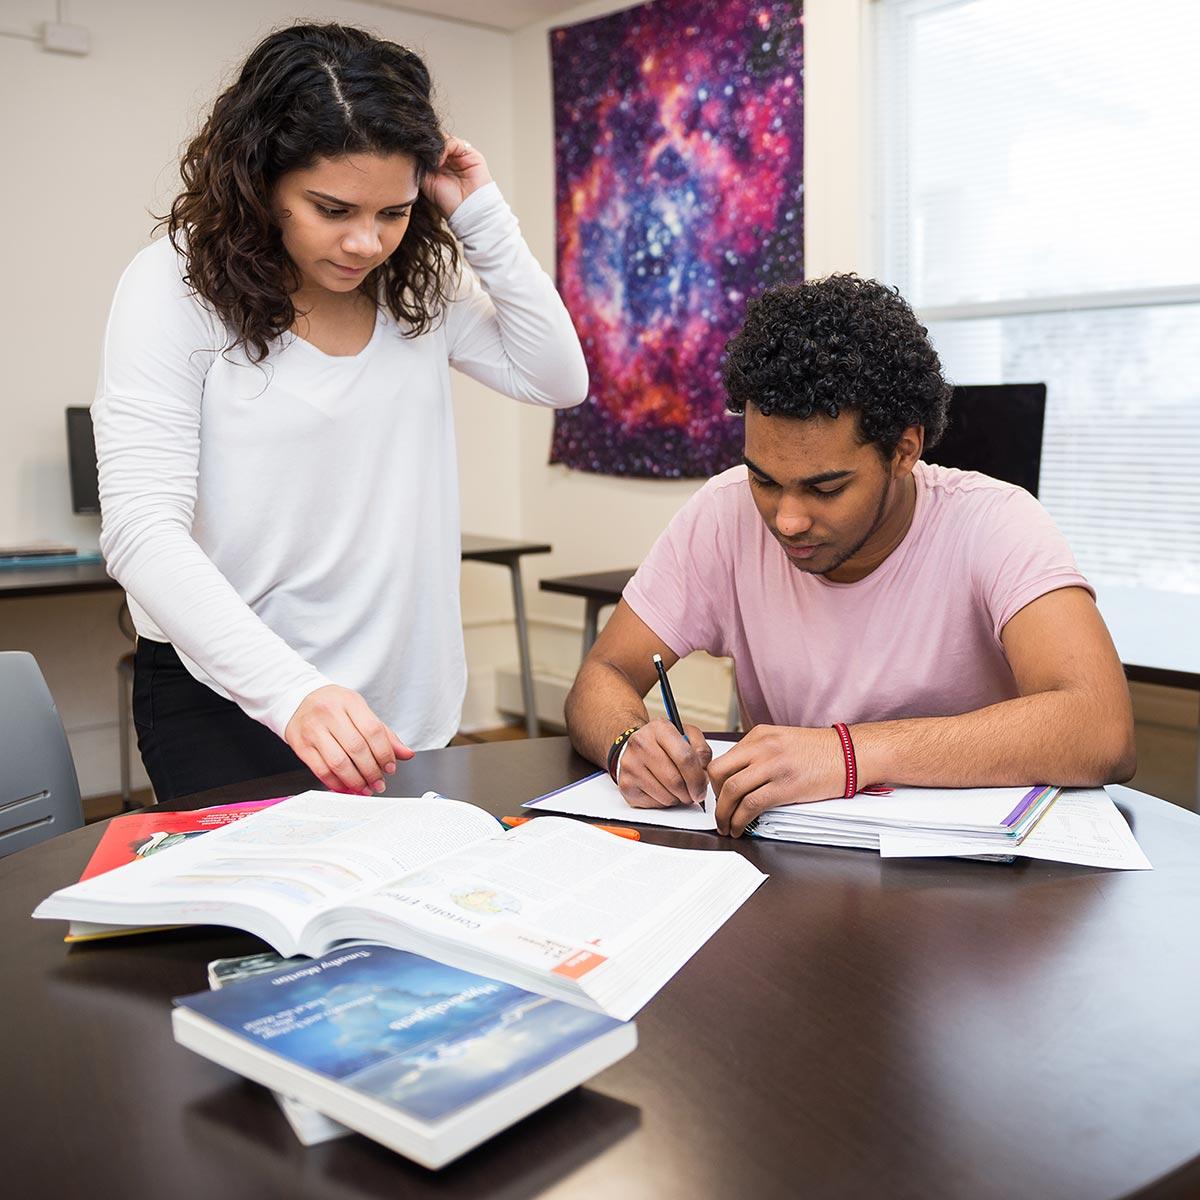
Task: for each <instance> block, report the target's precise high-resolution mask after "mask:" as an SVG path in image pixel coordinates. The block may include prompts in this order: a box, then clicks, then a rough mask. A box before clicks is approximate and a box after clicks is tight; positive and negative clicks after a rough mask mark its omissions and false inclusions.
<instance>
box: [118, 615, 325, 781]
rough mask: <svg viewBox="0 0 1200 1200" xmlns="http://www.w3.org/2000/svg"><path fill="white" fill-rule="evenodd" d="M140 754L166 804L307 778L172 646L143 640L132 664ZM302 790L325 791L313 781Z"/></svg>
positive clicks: (286, 751) (287, 749)
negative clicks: (252, 782)
mask: <svg viewBox="0 0 1200 1200" xmlns="http://www.w3.org/2000/svg"><path fill="white" fill-rule="evenodd" d="M133 723H134V725H135V727H136V728H137V738H138V750H140V751H141V755H142V762H144V763H145V764H146V773H147V774H148V775H149V776H150V783H151V785H152V786H153V788H154V795H155V798H156V799H157V800H158V801H159V803H162V802H163V801H166V800H174V799H175V798H176V797H177V796H188V795H191V794H192V793H193V792H202V791H205V790H206V789H208V788H215V787H224V786H225V785H226V784H231V783H242V782H244V781H245V780H248V779H258V778H261V777H262V776H265V775H280V774H282V773H283V772H285V771H307V768H306V767H305V765H304V764H303V763H302V762H301V761H300V759H299V758H297V757H296V754H295V752H294V751H293V750H292V748H291V746H289V745H288V744H287V742H285V741H284V740H283V739H282V738H280V737H276V736H275V734H273V733H272V732H271V731H270V730H269V729H268V728H267V727H266V726H265V725H261V724H259V722H258V721H256V720H254V718H253V717H248V716H247V715H246V714H245V713H244V712H242V710H241V709H240V708H238V706H237V705H236V704H234V703H233V701H232V700H226V699H225V698H224V697H223V696H218V695H217V693H216V692H214V691H213V690H212V688H210V687H208V686H206V685H205V684H203V683H201V682H200V681H199V680H198V679H194V678H193V677H192V676H191V675H190V674H189V673H188V669H187V667H185V666H184V665H183V663H181V662H180V661H179V655H178V654H176V653H175V647H174V646H170V645H168V644H166V643H165V642H151V641H148V640H147V639H146V638H138V643H137V650H136V651H135V653H134V658H133ZM310 779H311V782H310V783H305V784H304V785H303V786H304V788H310V787H314V788H317V787H320V786H321V784H320V782H319V781H318V780H317V779H316V778H315V777H312V776H310Z"/></svg>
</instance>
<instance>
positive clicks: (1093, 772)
mask: <svg viewBox="0 0 1200 1200" xmlns="http://www.w3.org/2000/svg"><path fill="white" fill-rule="evenodd" d="M1114 707H1115V708H1117V709H1119V710H1120V711H1111V709H1112V708H1114ZM851 735H852V737H853V739H854V750H855V759H856V761H857V766H858V776H859V786H860V787H868V786H870V785H872V784H885V783H892V784H900V785H912V786H917V787H989V786H993V787H999V786H1005V785H1008V786H1019V785H1022V784H1033V783H1056V784H1061V785H1063V786H1068V787H1069V786H1076V787H1088V786H1095V785H1098V784H1103V783H1113V782H1118V781H1122V780H1125V779H1128V778H1130V777H1131V776H1132V774H1133V771H1134V767H1135V765H1136V753H1135V750H1134V745H1133V722H1132V717H1131V714H1130V713H1129V711H1128V709H1127V708H1125V707H1123V706H1119V705H1118V706H1108V708H1106V707H1105V706H1103V705H1101V704H1099V703H1097V702H1096V701H1095V700H1093V699H1092V698H1091V697H1089V696H1087V695H1084V694H1081V693H1079V692H1072V691H1066V690H1064V691H1050V692H1041V693H1038V694H1036V695H1031V696H1020V697H1018V698H1016V699H1014V700H1005V701H1002V702H1001V703H999V704H993V705H990V706H989V707H987V708H981V709H978V710H977V711H975V712H970V713H963V714H962V715H960V716H954V717H922V718H914V719H911V720H901V721H880V722H873V723H867V724H862V725H853V726H851Z"/></svg>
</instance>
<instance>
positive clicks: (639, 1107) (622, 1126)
mask: <svg viewBox="0 0 1200 1200" xmlns="http://www.w3.org/2000/svg"><path fill="white" fill-rule="evenodd" d="M593 769H594V768H593V767H592V766H591V765H590V764H588V763H586V762H584V761H583V760H581V759H579V758H578V757H576V756H575V755H574V754H573V753H572V751H571V749H570V747H569V745H568V743H567V741H566V739H565V738H542V739H538V740H536V741H521V742H505V743H494V744H490V745H483V746H470V747H462V748H456V749H450V750H438V751H430V752H427V753H424V754H419V755H417V757H416V758H415V759H413V760H412V761H411V762H409V763H405V764H402V766H401V769H400V771H399V772H398V773H397V775H396V776H395V777H394V778H393V779H392V781H391V791H392V792H393V793H394V794H398V795H418V794H420V793H421V792H422V791H424V790H426V789H429V788H434V789H437V790H438V791H441V792H444V793H446V794H448V795H452V796H457V797H460V798H462V799H465V800H470V801H472V802H474V803H476V804H479V805H480V806H481V807H483V808H486V809H488V810H489V811H490V812H492V813H495V814H497V815H503V814H506V813H510V812H516V811H517V810H518V805H519V804H520V802H521V801H522V800H525V799H528V798H530V797H532V796H534V795H537V794H539V793H542V792H545V791H549V790H550V789H551V788H553V787H556V786H558V785H560V784H562V783H565V782H567V781H568V780H571V779H577V778H580V777H582V776H583V775H585V774H587V773H589V772H590V771H592V770H593ZM289 778H290V777H287V776H278V777H276V778H275V779H274V780H267V781H262V782H261V783H259V784H258V785H242V786H240V787H236V788H225V789H221V790H220V791H219V792H212V793H208V794H207V795H205V796H204V797H193V798H192V801H191V803H190V804H189V803H188V802H182V803H179V804H177V805H175V807H193V806H195V805H198V804H200V803H204V802H206V803H217V802H219V801H223V800H237V799H249V798H252V797H255V796H267V795H279V794H281V793H282V792H286V791H288V790H289V787H290V786H293V784H292V783H290V782H289ZM1112 790H1113V794H1114V796H1115V797H1116V799H1117V801H1118V803H1119V804H1120V805H1121V807H1122V808H1123V809H1124V810H1125V812H1126V814H1127V815H1128V817H1129V819H1130V821H1131V824H1132V826H1133V828H1134V831H1135V833H1136V834H1137V837H1138V839H1139V841H1140V842H1141V844H1142V847H1143V848H1144V849H1145V851H1146V852H1147V854H1148V855H1149V856H1150V859H1151V861H1152V862H1153V863H1154V865H1155V868H1156V869H1155V870H1154V871H1147V872H1109V871H1101V870H1094V869H1090V868H1084V867H1071V866H1065V865H1061V864H1056V863H1041V862H1033V861H1029V862H1021V863H1017V864H1013V865H999V864H994V863H973V862H964V861H957V860H934V861H928V860H914V861H889V862H885V861H883V860H881V859H880V858H879V857H878V856H877V855H875V854H873V853H870V852H867V851H859V850H840V849H834V848H827V847H814V846H788V845H783V844H779V843H765V842H762V843H760V842H754V841H746V842H739V843H734V842H730V841H728V840H725V839H720V838H717V837H716V836H715V835H711V834H700V833H690V834H689V833H680V832H673V831H668V830H662V829H657V830H656V829H650V828H647V829H645V830H644V831H643V838H644V840H646V841H653V842H658V843H660V844H667V845H681V846H692V847H703V848H708V849H709V850H711V852H712V853H718V854H719V853H743V854H745V855H746V856H747V857H748V858H750V859H751V860H752V861H753V862H754V863H755V864H756V865H757V866H758V867H759V868H761V869H762V870H764V871H766V872H768V873H769V875H770V878H769V879H768V880H767V882H766V883H765V884H764V885H763V886H762V887H761V888H760V889H759V890H758V891H757V892H756V893H755V894H754V895H753V896H752V897H751V898H750V899H749V901H748V902H747V903H746V904H745V905H744V906H743V907H742V908H741V909H740V910H739V911H738V912H737V913H736V914H735V915H734V917H733V918H732V919H731V920H730V922H729V923H728V924H727V925H726V926H725V927H724V928H722V929H721V930H720V931H719V932H718V933H717V934H716V936H715V937H714V938H713V939H712V940H711V941H710V942H709V943H708V944H707V945H706V946H705V947H703V948H702V949H701V951H700V952H699V953H698V955H697V956H696V957H695V958H694V959H693V960H692V961H691V962H690V963H688V964H687V965H686V966H685V967H684V968H683V970H682V971H681V972H680V973H679V975H677V976H676V977H675V978H674V979H673V980H672V981H671V982H670V983H668V984H667V986H666V987H665V988H664V990H663V992H662V993H661V994H660V995H659V996H658V997H657V998H656V999H655V1000H653V1001H652V1002H651V1003H650V1004H649V1005H648V1006H647V1007H646V1009H644V1010H643V1012H642V1014H641V1015H640V1016H639V1017H638V1026H639V1032H640V1046H639V1048H638V1050H637V1051H636V1052H635V1053H634V1054H632V1055H631V1056H630V1057H629V1058H627V1059H625V1060H624V1061H622V1062H621V1063H618V1064H617V1065H616V1066H614V1067H612V1068H610V1069H609V1070H607V1071H605V1072H603V1073H602V1074H601V1075H599V1076H597V1077H596V1079H595V1080H594V1081H593V1084H592V1085H591V1086H589V1087H588V1088H584V1089H582V1090H580V1091H576V1092H574V1093H572V1094H570V1095H569V1096H566V1097H564V1098H563V1099H561V1100H558V1101H556V1102H555V1103H554V1104H552V1105H550V1106H549V1107H548V1108H546V1109H544V1110H543V1111H542V1112H540V1113H538V1114H535V1115H534V1116H532V1117H530V1118H529V1119H528V1120H526V1121H524V1122H523V1123H522V1124H521V1125H519V1126H518V1127H516V1128H515V1129H513V1130H511V1131H509V1132H508V1133H504V1134H501V1135H500V1136H499V1137H498V1138H496V1139H495V1140H494V1141H492V1142H491V1143H489V1144H487V1145H485V1146H483V1147H481V1148H480V1149H479V1150H477V1151H474V1152H473V1153H472V1154H470V1155H468V1156H467V1157H466V1158H465V1159H463V1160H462V1161H460V1162H459V1163H457V1164H454V1165H453V1166H451V1167H449V1168H447V1169H446V1170H445V1171H442V1172H440V1173H438V1174H436V1175H435V1174H431V1173H429V1172H426V1171H424V1170H423V1169H421V1168H419V1167H416V1166H414V1165H412V1164H411V1163H408V1162H406V1161H405V1160H403V1159H401V1158H399V1157H396V1156H394V1155H392V1154H390V1153H389V1152H387V1151H385V1150H383V1149H382V1148H381V1147H378V1146H376V1145H374V1144H373V1143H371V1142H368V1141H366V1140H365V1139H362V1138H357V1137H355V1138H349V1139H346V1140H344V1141H339V1142H334V1143H330V1144H328V1145H325V1146H320V1147H316V1148H313V1149H311V1150H305V1149H303V1148H302V1147H301V1146H300V1145H299V1144H298V1143H297V1142H296V1141H295V1139H294V1137H293V1135H292V1133H291V1131H290V1130H289V1128H288V1127H287V1124H286V1122H285V1121H284V1119H283V1117H282V1115H281V1114H280V1113H279V1111H278V1109H277V1108H276V1106H275V1104H274V1102H273V1101H272V1099H271V1097H270V1096H269V1095H268V1094H267V1092H266V1091H265V1090H263V1089H261V1088H258V1087H255V1086H253V1085H250V1084H247V1083H244V1082H242V1081H240V1080H238V1079H237V1078H236V1077H234V1076H232V1075H230V1074H228V1073H226V1072H224V1071H222V1070H221V1069H220V1068H218V1067H216V1066H215V1065H213V1064H212V1063H209V1062H207V1061H205V1060H203V1059H201V1058H199V1057H197V1056H196V1055H193V1054H191V1053H189V1052H188V1051H186V1050H183V1049H181V1048H179V1047H177V1046H175V1044H174V1043H173V1041H172V1040H171V1030H170V1013H169V1009H170V999H171V997H172V996H175V995H180V994H183V993H185V992H190V991H197V990H200V989H202V988H203V987H204V986H205V975H204V970H205V964H206V962H207V961H208V960H209V959H212V958H217V957H220V956H223V955H234V954H244V953H248V952H250V951H252V950H253V949H255V948H256V946H257V945H258V943H256V942H255V941H254V940H253V939H252V938H250V937H248V936H246V935H242V934H237V933H234V932H230V931H221V930H184V931H176V932H172V933H168V934H159V935H150V936H143V937H140V938H128V939H120V940H114V941H111V942H108V943H103V942H100V943H93V944H91V945H81V946H77V947H74V948H72V949H70V950H68V949H67V947H65V946H64V945H63V944H62V942H61V940H60V938H61V935H62V926H61V924H59V923H57V922H48V921H33V920H31V919H30V918H29V916H28V914H29V912H30V911H31V910H32V908H33V907H34V905H35V904H36V903H37V902H38V901H40V900H41V899H42V898H43V897H44V896H46V895H47V894H48V893H49V892H51V891H52V890H54V889H55V888H57V887H60V886H62V885H63V884H66V883H68V882H71V881H73V880H74V879H76V878H77V877H78V875H79V872H80V871H81V870H82V868H83V865H84V863H85V862H86V861H87V859H88V856H89V854H90V853H91V850H92V848H93V847H94V846H95V844H96V841H97V840H98V838H99V836H100V832H101V830H100V828H98V827H95V826H92V827H89V828H86V829H82V830H78V831H76V832H75V833H71V834H67V835H65V836H63V837H60V838H57V839H55V840H54V841H51V842H48V843H46V844H45V845H42V846H38V847H35V848H33V849H31V850H26V851H24V852H22V853H20V854H15V855H12V856H11V857H9V858H7V859H5V860H3V861H0V944H2V945H3V946H4V953H5V961H6V967H7V969H6V973H5V986H4V987H3V989H0V1029H3V1037H2V1038H0V1126H2V1127H3V1128H5V1129H7V1130H9V1131H11V1135H10V1137H9V1139H8V1142H7V1144H6V1152H5V1171H6V1178H7V1179H8V1180H9V1187H11V1188H12V1189H13V1192H14V1194H18V1195H31V1196H32V1195H38V1196H42V1195H44V1196H55V1197H64V1198H69V1197H75V1196H83V1195H91V1196H109V1195H127V1196H151V1195H159V1194H162V1193H164V1192H169V1193H170V1194H171V1195H172V1196H176V1197H180V1198H181V1200H188V1198H190V1197H193V1196H194V1197H203V1198H204V1200H209V1198H211V1197H213V1196H221V1197H222V1200H242V1198H245V1200H261V1197H263V1196H269V1195H280V1196H289V1197H310V1196H311V1197H317V1196H323V1197H329V1196H337V1197H346V1198H349V1197H355V1198H361V1200H367V1198H369V1197H381V1198H382V1197H388V1198H389V1200H390V1198H392V1197H395V1196H405V1197H421V1196H435V1195H436V1196H439V1197H442V1198H446V1197H457V1196H462V1197H472V1198H474V1197H479V1196H488V1197H509V1198H513V1200H516V1198H518V1197H519V1198H520V1200H532V1198H534V1197H537V1196H542V1195H547V1196H551V1195H552V1196H553V1197H554V1198H555V1200H575V1198H579V1200H585V1198H590V1197H595V1196H610V1195H628V1196H633V1197H654V1198H655V1200H674V1198H676V1197H678V1198H679V1200H709V1198H711V1200H727V1198H729V1197H734V1196H745V1197H753V1198H754V1200H772V1198H774V1197H780V1198H786V1200H793V1198H794V1197H796V1196H798V1195H803V1196H805V1197H809V1198H811V1200H822V1198H831V1197H837V1198H839V1200H842V1198H845V1197H872V1196H914V1197H915V1196H919V1197H922V1200H940V1198H945V1200H1012V1198H1013V1197H1043V1196H1044V1197H1049V1196H1053V1197H1055V1200H1110V1198H1115V1197H1128V1196H1131V1195H1133V1194H1135V1193H1136V1194H1137V1196H1138V1197H1139V1200H1173V1198H1181V1197H1188V1196H1195V1195H1197V1194H1200V1124H1198V1123H1197V1120H1196V1115H1195V1114H1196V1113H1197V1112H1198V1111H1200V1038H1197V1037H1196V1019H1197V1018H1196V997H1197V995H1198V994H1200V951H1198V950H1197V941H1196V938H1195V933H1194V931H1195V930H1196V929H1197V928H1198V927H1200V890H1198V889H1197V888H1196V884H1195V881H1196V872H1197V865H1198V864H1200V817H1197V816H1195V815H1194V814H1191V813H1187V812H1184V811H1183V810H1181V809H1178V808H1175V807H1174V806H1172V805H1170V804H1167V803H1165V802H1163V801H1159V800H1155V799H1153V798H1151V797H1149V796H1145V795H1142V794H1140V793H1137V792H1132V791H1130V790H1129V789H1128V788H1114V789H1112ZM1141 1189H1145V1190H1144V1191H1143V1190H1141Z"/></svg>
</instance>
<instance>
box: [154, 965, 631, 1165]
mask: <svg viewBox="0 0 1200 1200" xmlns="http://www.w3.org/2000/svg"><path fill="white" fill-rule="evenodd" d="M172 1023H173V1027H174V1033H175V1040H176V1041H177V1042H179V1043H180V1044H181V1045H183V1046H187V1047H188V1048H189V1049H192V1050H194V1051H196V1052H197V1053H198V1054H201V1055H203V1056H204V1057H206V1058H209V1059H211V1060H212V1061H214V1062H217V1063H219V1064H221V1065H222V1066H225V1067H228V1068H229V1069H230V1070H233V1071H237V1072H238V1073H239V1074H241V1075H244V1076H246V1077H247V1078H249V1079H253V1080H255V1081H256V1082H258V1083H262V1084H265V1085H266V1086H267V1087H269V1088H273V1089H275V1090H276V1091H279V1092H282V1093H284V1094H285V1095H287V1096H290V1097H294V1098H295V1099H296V1100H298V1101H300V1102H301V1103H303V1104H307V1105H309V1106H311V1107H312V1108H315V1109H317V1110H318V1111H319V1112H322V1113H324V1114H325V1115H326V1116H328V1117H330V1118H332V1119H333V1120H335V1121H339V1122H341V1124H343V1125H346V1126H348V1127H349V1128H350V1129H354V1130H356V1131H358V1132H359V1133H363V1134H365V1135H366V1136H367V1137H370V1138H373V1139H374V1140H376V1141H378V1142H381V1143H382V1144H384V1145H386V1146H389V1147H390V1148H392V1149H393V1150H396V1151H398V1152H399V1153H401V1154H403V1155H405V1156H406V1157H408V1158H411V1159H414V1160H415V1161H416V1162H419V1163H422V1164H423V1165H425V1166H427V1167H435V1168H436V1167H440V1166H443V1165H444V1164H446V1163H448V1162H450V1161H451V1160H453V1159H455V1158H457V1157H459V1155H461V1154H463V1153H465V1152H466V1151H467V1150H469V1149H471V1148H472V1147H473V1146H476V1145H478V1144H479V1143H480V1142H482V1141H484V1140H486V1139H487V1138H489V1137H491V1136H492V1135H493V1134H495V1133H498V1132H499V1131H500V1130H501V1129H505V1128H507V1127H508V1126H509V1125H511V1124H513V1123H514V1122H515V1121H518V1120H520V1119H521V1118H522V1117H524V1116H526V1115H528V1114H529V1113H531V1112H533V1111H534V1110H535V1109H538V1108H540V1107H542V1105H544V1104H547V1103H549V1101H551V1100H553V1099H554V1098H556V1097H557V1096H560V1095H562V1094H563V1093H564V1092H567V1091H569V1090H570V1089H571V1088H573V1087H575V1086H577V1085H578V1084H580V1083H583V1082H584V1081H585V1080H587V1079H589V1078H591V1077H592V1076H593V1075H595V1074H596V1073H597V1072H598V1071H601V1070H603V1069H604V1068H605V1067H607V1066H609V1065H610V1064H612V1063H614V1062H616V1061H617V1060H618V1059H620V1058H623V1057H624V1056H625V1055H626V1054H628V1053H629V1052H630V1051H631V1050H633V1049H634V1047H635V1046H636V1045H637V1033H636V1030H635V1027H634V1026H633V1024H632V1023H631V1022H621V1021H617V1020H614V1019H613V1018H611V1017H606V1016H603V1015H601V1014H599V1013H594V1012H590V1011H588V1010H587V1009H583V1008H578V1007H576V1006H574V1005H572V1004H567V1003H565V1002H563V1001H561V1000H550V999H547V998H546V997H544V996H538V995H535V994H534V993H532V992H527V991H525V990H524V989H522V988H518V987H515V986H513V985H511V984H507V983H501V982H499V981H497V980H494V979H486V978H484V977H483V976H480V975H473V974H471V973H470V972H467V971H461V970H458V969H457V968H455V967H448V966H444V965H443V964H441V963H437V962H434V961H432V960H431V959H427V958H422V957H420V956H419V955H415V954H410V953H408V952H406V951H402V950H392V949H390V948H387V947H383V946H363V945H358V946H355V945H350V946H345V947H343V948H341V949H339V950H337V951H335V952H333V953H331V954H329V955H327V956H325V957H324V958H318V959H312V960H311V961H308V962H303V963H301V964H299V965H291V966H289V967H287V968H286V969H284V970H282V972H281V973H278V974H274V975H269V976H263V977H259V978H252V979H247V980H244V981H242V982H238V983H233V984H231V985H229V986H227V987H223V988H222V989H221V990H220V991H214V992H201V993H198V994H196V995H193V996H185V997H182V998H181V999H179V1000H177V1001H176V1008H175V1011H174V1013H173V1015H172Z"/></svg>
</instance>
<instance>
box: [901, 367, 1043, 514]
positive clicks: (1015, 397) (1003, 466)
mask: <svg viewBox="0 0 1200 1200" xmlns="http://www.w3.org/2000/svg"><path fill="white" fill-rule="evenodd" d="M1045 421H1046V385H1045V384H1044V383H999V384H981V385H971V386H966V387H956V388H955V389H954V398H953V399H952V400H951V401H950V424H949V426H948V427H947V429H946V432H945V433H944V434H943V435H942V440H941V441H940V442H938V444H937V445H936V446H934V447H933V449H932V450H927V451H926V452H925V454H924V456H923V457H924V458H925V461H926V462H931V463H938V464H939V465H940V466H943V467H958V468H959V469H960V470H963V471H981V472H983V474H984V475H991V476H992V478H994V479H1003V480H1004V481H1005V483H1015V484H1017V486H1018V487H1023V488H1024V489H1025V490H1026V491H1027V492H1028V493H1029V494H1030V495H1031V496H1036V495H1037V494H1038V482H1039V479H1040V477H1041V466H1042V429H1043V426H1044V425H1045Z"/></svg>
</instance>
